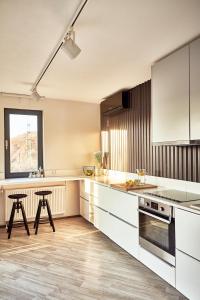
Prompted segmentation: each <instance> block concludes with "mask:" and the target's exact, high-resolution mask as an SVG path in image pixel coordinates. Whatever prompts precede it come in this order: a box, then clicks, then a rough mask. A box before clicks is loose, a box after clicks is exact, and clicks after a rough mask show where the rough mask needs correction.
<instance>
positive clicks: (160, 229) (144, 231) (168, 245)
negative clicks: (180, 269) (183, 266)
mask: <svg viewBox="0 0 200 300" xmlns="http://www.w3.org/2000/svg"><path fill="white" fill-rule="evenodd" d="M139 236H140V239H139V241H140V245H141V247H143V248H145V249H146V250H148V251H149V252H151V253H153V254H154V255H156V256H158V257H159V258H161V259H162V260H164V261H166V262H168V263H169V264H171V265H173V266H174V265H175V221H174V218H171V219H169V220H167V219H165V218H163V216H162V215H160V214H159V213H157V214H155V215H154V214H152V213H151V212H148V210H146V209H142V208H140V209H139Z"/></svg>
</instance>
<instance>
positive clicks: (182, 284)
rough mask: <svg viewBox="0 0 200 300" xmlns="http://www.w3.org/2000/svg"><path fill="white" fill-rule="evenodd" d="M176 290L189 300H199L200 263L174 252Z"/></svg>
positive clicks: (181, 253) (183, 254)
mask: <svg viewBox="0 0 200 300" xmlns="http://www.w3.org/2000/svg"><path fill="white" fill-rule="evenodd" d="M176 288H177V289H178V290H179V291H180V292H181V293H182V294H184V295H185V296H186V297H188V298H189V299H190V300H199V299H200V262H199V261H197V260H196V259H193V258H192V257H190V256H188V255H186V254H185V253H183V252H180V251H179V250H177V251H176Z"/></svg>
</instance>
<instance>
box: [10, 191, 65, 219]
mask: <svg viewBox="0 0 200 300" xmlns="http://www.w3.org/2000/svg"><path fill="white" fill-rule="evenodd" d="M43 190H50V191H52V194H51V195H48V196H45V198H46V199H48V200H49V204H50V207H51V212H52V215H54V216H55V215H62V214H64V212H65V201H66V191H65V186H54V187H48V188H45V187H42V188H28V189H16V190H6V191H5V194H4V197H5V198H4V199H5V221H6V222H8V221H9V218H10V212H11V209H12V204H13V200H12V199H9V198H8V195H12V194H27V197H26V198H23V199H22V202H23V204H24V209H25V212H26V217H27V219H28V220H32V219H34V218H35V215H36V211H37V207H38V202H39V199H40V198H41V197H40V196H36V195H35V192H37V191H43ZM46 215H47V210H46V208H45V209H42V210H41V216H46ZM21 219H22V215H21V212H19V213H17V212H15V220H21Z"/></svg>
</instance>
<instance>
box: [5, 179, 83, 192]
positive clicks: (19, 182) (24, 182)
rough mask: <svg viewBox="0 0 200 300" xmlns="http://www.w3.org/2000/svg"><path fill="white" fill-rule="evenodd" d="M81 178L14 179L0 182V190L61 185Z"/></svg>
mask: <svg viewBox="0 0 200 300" xmlns="http://www.w3.org/2000/svg"><path fill="white" fill-rule="evenodd" d="M81 178H82V177H81V176H63V177H44V178H14V179H3V180H0V188H1V189H12V188H13V189H14V188H20V187H22V186H27V187H31V186H45V185H51V184H61V183H63V184H64V183H65V182H66V181H72V180H80V179H81Z"/></svg>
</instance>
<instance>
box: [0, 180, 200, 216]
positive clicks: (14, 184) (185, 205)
mask: <svg viewBox="0 0 200 300" xmlns="http://www.w3.org/2000/svg"><path fill="white" fill-rule="evenodd" d="M74 180H89V181H91V182H95V183H98V184H101V185H104V186H107V187H109V188H113V187H112V186H111V185H112V184H116V183H120V182H122V179H119V178H115V177H108V176H101V177H87V176H81V175H80V176H62V177H45V178H15V179H4V180H0V187H1V189H2V190H8V189H17V188H31V187H35V186H37V187H43V186H45V187H47V186H53V185H56V186H57V185H65V184H66V182H67V181H74ZM114 189H116V188H114ZM161 189H165V187H161V186H159V187H158V188H154V189H148V191H157V190H161ZM119 191H120V192H123V193H128V194H132V195H135V196H142V197H147V198H149V199H152V200H155V201H159V202H161V203H165V204H169V205H172V206H173V207H176V208H180V209H184V210H187V211H190V212H193V213H196V214H199V215H200V210H199V209H196V208H192V207H191V205H192V204H194V203H195V204H200V200H197V201H191V202H182V203H178V202H175V201H171V200H168V199H163V198H157V197H155V196H150V195H147V194H145V193H146V192H147V190H146V189H145V190H141V189H140V190H134V191H127V192H126V191H122V190H119Z"/></svg>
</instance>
